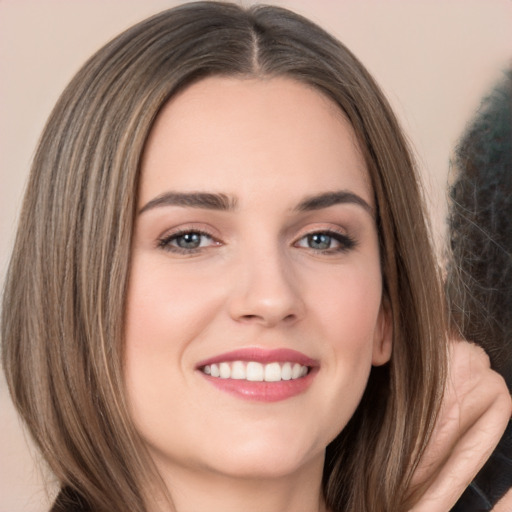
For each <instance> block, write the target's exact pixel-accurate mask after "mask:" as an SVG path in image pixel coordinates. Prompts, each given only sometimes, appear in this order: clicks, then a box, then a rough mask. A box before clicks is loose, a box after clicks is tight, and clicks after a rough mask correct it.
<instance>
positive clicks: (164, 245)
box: [158, 229, 220, 255]
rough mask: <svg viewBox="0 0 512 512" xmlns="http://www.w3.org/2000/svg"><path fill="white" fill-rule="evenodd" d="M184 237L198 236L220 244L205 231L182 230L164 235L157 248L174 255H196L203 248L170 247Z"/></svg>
mask: <svg viewBox="0 0 512 512" xmlns="http://www.w3.org/2000/svg"><path fill="white" fill-rule="evenodd" d="M185 235H199V236H200V237H206V238H209V239H210V240H212V241H213V242H215V243H217V244H220V242H218V240H216V239H215V238H214V237H213V235H212V234H210V233H208V232H207V231H203V230H201V229H182V230H180V231H176V232H174V233H172V234H170V235H166V236H164V237H162V238H160V239H159V240H158V247H159V248H161V249H163V250H164V251H168V252H173V253H175V254H184V255H187V254H197V253H198V252H201V250H202V249H203V247H201V246H199V247H195V248H188V249H186V248H183V247H178V246H175V245H171V244H172V242H173V241H175V240H177V239H178V238H180V237H184V236H185Z"/></svg>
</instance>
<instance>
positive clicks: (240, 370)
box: [231, 361, 246, 380]
mask: <svg viewBox="0 0 512 512" xmlns="http://www.w3.org/2000/svg"><path fill="white" fill-rule="evenodd" d="M231 378H232V379H238V380H245V379H246V373H245V365H244V363H242V361H235V362H234V363H233V365H232V366H231Z"/></svg>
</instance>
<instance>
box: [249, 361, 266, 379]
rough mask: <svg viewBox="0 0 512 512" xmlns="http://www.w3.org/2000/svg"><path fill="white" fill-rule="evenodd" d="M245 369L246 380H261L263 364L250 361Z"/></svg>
mask: <svg viewBox="0 0 512 512" xmlns="http://www.w3.org/2000/svg"><path fill="white" fill-rule="evenodd" d="M245 371H246V372H247V376H246V378H247V380H251V381H255V382H259V381H262V380H263V365H262V364H261V363H255V362H254V361H251V362H250V363H247V366H246V368H245Z"/></svg>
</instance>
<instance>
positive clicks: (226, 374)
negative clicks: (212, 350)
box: [219, 363, 231, 379]
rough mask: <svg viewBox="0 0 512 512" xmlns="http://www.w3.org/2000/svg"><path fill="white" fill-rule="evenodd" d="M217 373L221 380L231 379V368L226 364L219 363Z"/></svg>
mask: <svg viewBox="0 0 512 512" xmlns="http://www.w3.org/2000/svg"><path fill="white" fill-rule="evenodd" d="M219 373H220V378H221V379H229V378H230V377H231V367H230V366H229V364H228V363H220V365H219Z"/></svg>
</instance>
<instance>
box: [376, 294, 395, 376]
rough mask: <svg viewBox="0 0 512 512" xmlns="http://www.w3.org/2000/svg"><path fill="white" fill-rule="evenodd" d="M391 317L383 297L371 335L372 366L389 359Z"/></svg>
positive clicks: (391, 335) (391, 334)
mask: <svg viewBox="0 0 512 512" xmlns="http://www.w3.org/2000/svg"><path fill="white" fill-rule="evenodd" d="M391 317H392V315H391V307H390V305H389V301H388V299H387V298H385V297H383V299H382V303H381V305H380V311H379V316H378V318H377V323H376V325H375V334H374V337H373V352H372V365H373V366H381V365H383V364H386V363H387V362H388V361H389V360H390V359H391V352H392V349H393V322H392V318H391Z"/></svg>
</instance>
